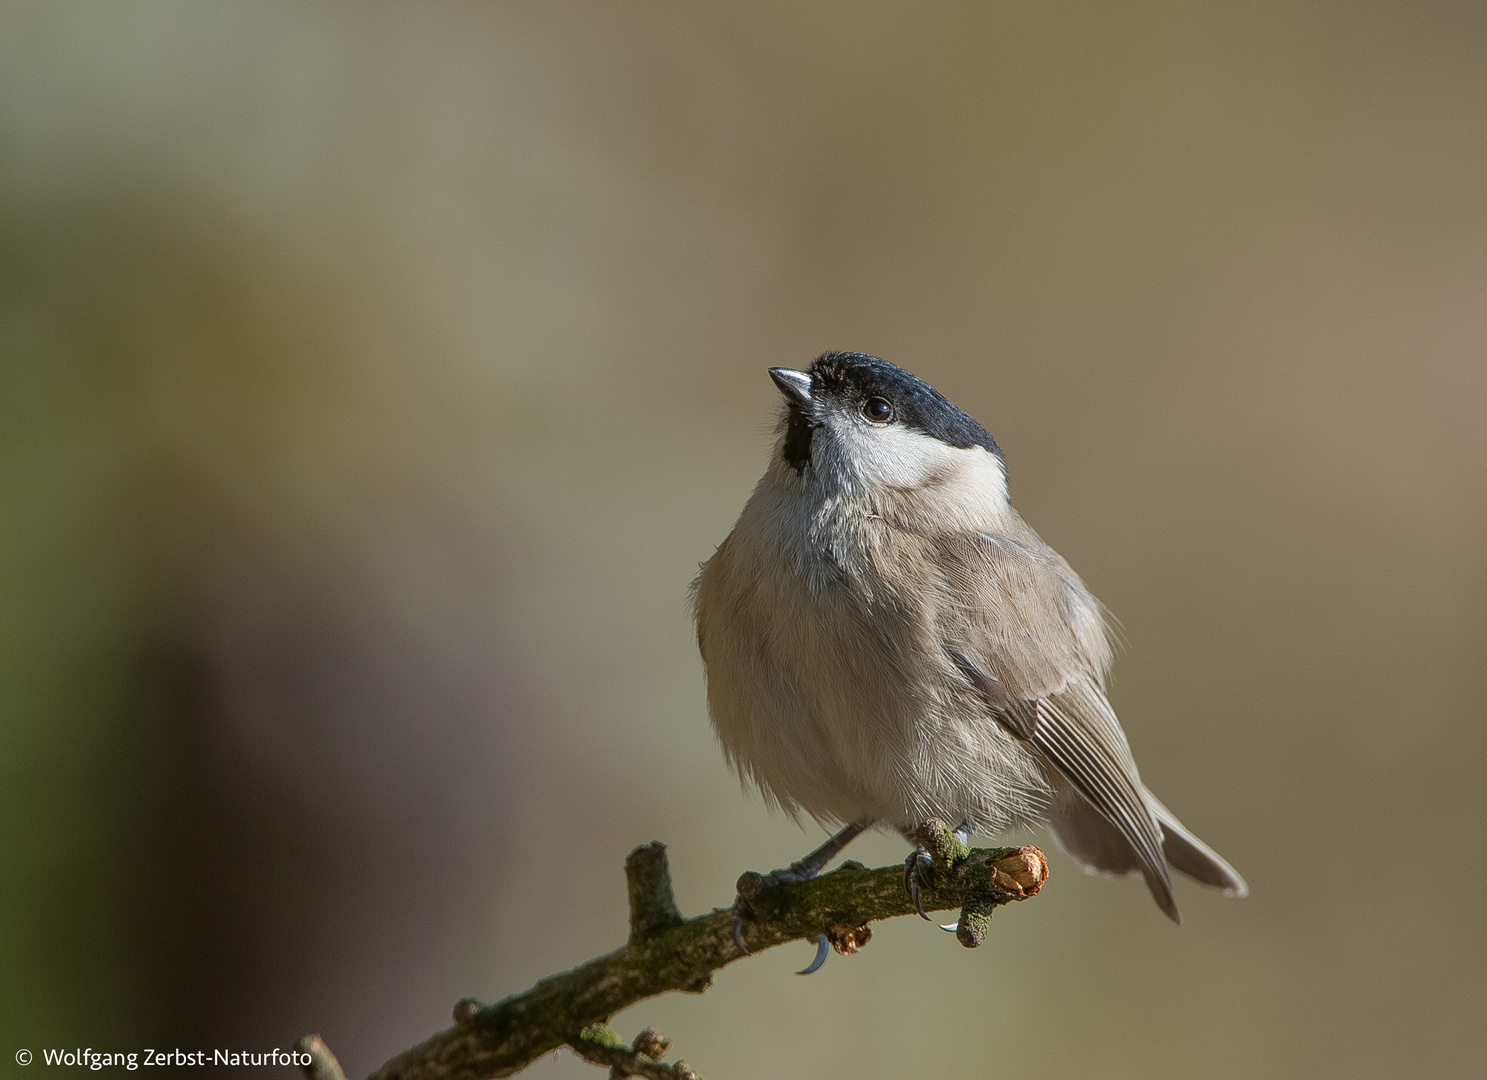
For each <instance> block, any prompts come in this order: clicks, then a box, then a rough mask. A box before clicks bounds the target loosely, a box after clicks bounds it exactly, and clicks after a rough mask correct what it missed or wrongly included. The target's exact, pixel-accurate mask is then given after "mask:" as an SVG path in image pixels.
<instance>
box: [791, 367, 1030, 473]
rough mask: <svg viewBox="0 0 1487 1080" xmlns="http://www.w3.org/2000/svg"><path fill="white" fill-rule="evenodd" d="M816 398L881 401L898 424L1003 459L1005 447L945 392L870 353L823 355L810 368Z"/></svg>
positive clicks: (961, 447) (855, 401) (857, 403)
mask: <svg viewBox="0 0 1487 1080" xmlns="http://www.w3.org/2000/svg"><path fill="white" fill-rule="evenodd" d="M810 375H811V385H812V387H813V395H816V396H820V397H823V398H837V399H839V400H842V399H845V400H847V401H850V402H852V403H853V404H854V405H858V406H860V405H861V404H862V403H863V402H865V401H867V400H868V399H869V398H874V397H880V398H883V399H884V400H886V401H887V402H888V403H889V404H891V405H892V406H893V410H894V413H895V415H896V416H897V418H898V422H899V423H901V424H903V425H904V426H905V427H910V428H913V429H914V430H916V431H922V432H924V434H926V435H929V436H932V437H933V438H936V439H939V440H940V441H941V442H942V443H945V444H946V445H948V446H954V447H958V448H960V449H962V450H963V449H966V448H967V447H971V446H979V447H981V448H982V449H984V450H987V451H989V452H990V453H993V454H995V455H996V456H997V457H1003V454H1002V448H1001V447H1000V446H998V445H997V444H996V440H995V439H993V438H992V437H991V434H990V433H989V432H988V431H987V430H986V429H985V428H984V427H982V426H981V425H980V424H978V423H976V421H974V420H972V419H971V418H970V417H969V416H967V415H966V414H965V413H963V412H961V411H960V410H959V409H957V408H956V407H955V406H954V405H952V404H951V403H950V401H949V399H948V398H946V397H945V395H944V394H942V393H940V392H939V391H938V390H936V389H935V388H934V387H933V386H930V385H929V383H927V382H925V381H924V380H923V379H921V378H919V376H917V375H912V374H910V373H909V372H907V371H905V370H904V369H903V368H901V367H897V366H895V365H893V364H890V363H889V362H888V361H887V360H880V359H878V358H877V357H876V356H869V355H868V354H867V353H855V352H829V353H822V354H821V355H820V356H819V357H817V358H816V362H815V363H814V364H812V365H811V367H810Z"/></svg>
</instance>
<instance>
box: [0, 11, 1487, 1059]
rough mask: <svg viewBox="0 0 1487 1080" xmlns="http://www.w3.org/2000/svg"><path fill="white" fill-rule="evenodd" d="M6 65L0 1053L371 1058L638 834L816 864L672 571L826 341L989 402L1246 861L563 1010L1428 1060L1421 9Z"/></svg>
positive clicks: (747, 863) (289, 27)
mask: <svg viewBox="0 0 1487 1080" xmlns="http://www.w3.org/2000/svg"><path fill="white" fill-rule="evenodd" d="M0 31H3V32H0V642H3V647H0V740H3V742H0V852H3V858H0V920H3V923H0V949H3V953H0V1033H3V1036H4V1037H3V1040H0V1042H3V1045H0V1061H3V1063H4V1064H3V1068H5V1069H14V1068H15V1066H14V1065H13V1064H12V1062H13V1054H14V1050H15V1049H16V1048H19V1047H31V1048H32V1049H33V1051H35V1052H38V1053H39V1051H40V1049H41V1048H43V1047H62V1046H66V1047H71V1046H84V1047H93V1048H96V1049H138V1048H141V1047H146V1046H155V1047H162V1046H163V1047H174V1046H181V1047H183V1048H187V1049H191V1048H196V1047H206V1048H208V1049H210V1048H215V1047H237V1048H248V1049H255V1050H260V1049H266V1048H269V1047H272V1046H279V1047H285V1048H287V1047H288V1046H290V1045H291V1044H292V1043H293V1041H294V1039H296V1038H297V1037H298V1036H300V1035H301V1034H303V1033H305V1032H309V1031H318V1032H321V1033H323V1034H324V1036H325V1038H326V1039H327V1041H328V1042H329V1044H330V1045H331V1046H332V1047H333V1048H334V1049H335V1050H336V1051H337V1052H338V1053H339V1054H340V1056H341V1059H342V1061H343V1062H344V1063H345V1064H346V1066H347V1068H348V1070H349V1071H351V1072H352V1073H354V1074H357V1075H363V1074H365V1073H367V1072H369V1071H370V1070H372V1069H373V1068H375V1067H377V1066H378V1065H380V1064H381V1063H382V1062H383V1061H384V1060H385V1059H386V1058H388V1057H389V1056H391V1055H393V1054H394V1053H396V1052H398V1051H400V1050H402V1049H404V1048H406V1047H408V1046H410V1045H412V1044H413V1043H415V1042H418V1041H420V1040H422V1039H423V1038H425V1037H426V1036H427V1035H429V1034H431V1033H432V1032H434V1031H435V1030H437V1029H440V1028H443V1027H446V1026H448V1024H449V1013H450V1007H451V1006H452V1004H453V1003H454V1002H455V1000H456V999H458V998H460V997H462V996H465V995H474V996H478V997H480V998H481V999H483V1000H495V999H498V998H501V997H503V996H505V995H507V994H511V993H516V992H520V991H522V990H525V989H526V988H527V987H528V986H529V985H530V984H531V983H533V982H534V981H535V980H537V979H538V978H540V977H542V976H545V975H548V974H551V973H554V972H557V971H560V970H563V969H565V968H568V967H571V966H572V965H574V964H576V963H579V962H581V961H584V960H586V959H589V958H590V957H592V956H594V955H597V954H598V953H601V952H604V951H607V950H609V949H611V948H613V947H615V946H617V945H618V944H620V943H621V942H622V940H623V938H624V935H625V929H626V911H625V901H624V893H625V890H624V878H623V873H622V862H623V859H624V857H625V855H626V853H628V852H629V851H630V850H631V848H633V847H634V846H635V845H637V844H639V843H642V842H646V841H649V840H653V839H659V840H664V841H665V842H666V843H667V844H668V845H669V846H670V852H671V858H672V868H673V875H674V877H675V880H676V889H677V894H678V899H679V901H680V904H681V906H682V908H683V910H684V911H686V912H687V913H689V914H691V913H697V912H700V911H704V910H706V909H708V908H709V907H711V906H714V905H723V904H726V903H728V902H730V900H731V898H732V895H733V882H734V879H735V878H736V877H737V875H738V874H739V872H740V871H742V870H744V869H758V870H767V869H769V868H771V867H775V866H780V865H783V864H785V863H787V862H789V861H790V860H791V859H794V858H796V857H798V856H799V855H801V854H803V853H804V852H805V851H806V850H808V849H809V848H810V847H813V846H814V845H815V844H816V843H817V842H818V840H819V839H820V837H821V835H822V834H821V832H820V831H819V830H817V829H815V828H811V829H806V830H803V829H801V828H798V827H797V826H795V825H793V824H791V823H790V822H789V821H787V820H784V819H782V818H780V817H778V816H776V815H772V814H771V813H770V812H768V811H767V810H766V809H765V808H764V806H763V805H762V803H761V801H760V800H759V799H758V798H757V797H756V796H754V795H752V794H749V793H745V792H743V791H741V790H740V788H739V785H738V783H737V782H736V781H735V780H734V779H733V778H732V776H731V775H730V774H729V773H728V771H727V770H726V768H725V766H724V764H723V762H722V758H721V755H720V753H719V751H718V749H717V747H716V744H715V742H714V738H713V735H712V733H711V731H710V729H709V726H708V722H707V718H706V713H705V708H704V702H703V690H702V680H701V670H700V662H699V660H698V658H697V655H696V649H695V645H694V643H693V640H692V634H691V630H690V627H689V623H688V617H687V613H686V605H685V593H686V587H687V584H688V582H689V580H690V579H691V577H692V575H693V574H694V573H695V571H696V568H697V565H698V563H699V562H701V561H702V560H703V559H705V558H707V557H708V556H709V555H710V554H711V552H712V550H713V546H714V545H715V544H716V543H717V542H718V541H720V540H721V539H722V538H723V537H724V536H725V535H726V533H727V531H728V529H729V528H730V526H731V524H732V521H733V518H734V516H735V515H736V514H737V512H738V510H739V509H740V507H741V506H742V505H743V502H744V500H745V498H746V497H747V495H748V493H749V491H750V489H751V486H752V484H753V482H754V480H755V479H756V478H757V477H758V475H759V474H760V473H761V472H762V470H763V468H764V464H765V461H766V457H767V454H768V452H769V444H770V434H769V433H770V429H771V426H772V423H773V418H774V415H775V411H776V408H777V406H778V395H777V393H776V391H775V390H774V387H773V386H772V385H771V384H770V382H769V380H768V379H767V378H766V377H765V374H764V369H765V368H766V367H768V366H770V365H775V364H787V365H804V364H806V363H807V362H808V361H809V360H810V359H811V358H812V357H813V356H814V355H815V354H817V353H819V352H821V351H822V350H824V349H828V348H842V349H858V350H865V351H870V352H874V353H877V354H879V355H881V356H884V357H886V358H887V359H890V360H892V361H895V362H897V363H900V364H902V365H904V366H906V367H908V368H910V369H911V370H913V371H915V372H917V373H918V374H920V375H922V376H924V377H925V378H926V379H928V380H929V381H930V382H931V383H933V384H934V385H935V386H937V387H938V388H940V389H941V390H943V391H944V392H945V393H946V394H948V395H949V396H950V397H951V398H952V399H953V400H955V401H956V402H957V403H958V404H960V405H961V406H962V407H963V408H965V409H966V410H967V411H969V412H970V413H972V414H973V415H975V416H976V417H977V418H978V419H980V420H982V421H983V422H984V423H985V424H986V426H987V427H988V428H989V429H990V430H991V431H992V432H993V433H994V434H995V435H996V437H997V439H998V440H999V441H1000V442H1001V444H1002V445H1003V447H1005V449H1006V451H1007V455H1008V459H1009V463H1010V468H1011V482H1012V492H1013V497H1014V499H1015V501H1016V503H1017V505H1018V507H1019V508H1020V509H1021V511H1022V513H1023V515H1024V516H1025V517H1026V518H1027V519H1028V520H1029V521H1030V522H1031V524H1032V525H1033V526H1034V527H1035V528H1037V529H1038V530H1040V531H1041V533H1042V534H1043V536H1044V537H1045V538H1046V539H1047V540H1048V541H1049V542H1050V543H1052V544H1053V545H1054V546H1055V547H1057V548H1058V549H1059V550H1060V551H1061V552H1062V553H1063V554H1064V555H1065V556H1066V557H1067V558H1068V559H1069V560H1070V562H1071V563H1073V565H1074V566H1075V567H1076V568H1077V569H1078V570H1079V571H1080V572H1081V573H1082V574H1083V575H1084V577H1085V579H1086V581H1087V582H1088V583H1089V585H1090V586H1091V588H1092V589H1093V590H1094V592H1095V593H1096V594H1097V595H1098V596H1100V597H1101V599H1103V600H1104V601H1105V602H1106V603H1107V604H1108V605H1109V606H1110V607H1111V608H1112V609H1113V610H1114V612H1115V613H1116V614H1117V615H1118V616H1119V617H1120V619H1121V620H1122V623H1123V626H1124V635H1125V638H1126V641H1127V643H1128V644H1127V648H1126V650H1125V653H1124V655H1123V657H1122V658H1121V660H1120V661H1119V662H1118V664H1117V668H1116V676H1115V683H1114V690H1113V696H1114V701H1115V704H1116V707H1117V708H1118V709H1119V711H1120V714H1121V716H1122V718H1123V720H1124V722H1125V726H1126V728H1127V731H1128V732H1129V734H1130V737H1131V741H1132V743H1133V745H1134V748H1135V751H1136V755H1137V757H1138V759H1139V760H1140V762H1141V766H1142V770H1143V775H1144V777H1145V779H1146V780H1147V782H1148V783H1149V784H1150V785H1151V787H1152V788H1153V789H1154V790H1155V791H1156V792H1158V793H1159V794H1160V796H1161V798H1162V799H1163V800H1164V801H1165V802H1166V803H1167V804H1168V805H1170V806H1171V807H1173V809H1174V810H1175V811H1176V812H1177V813H1179V814H1180V815H1181V816H1182V818H1183V819H1184V820H1185V821H1186V823H1187V824H1188V825H1190V826H1191V827H1192V828H1193V829H1194V830H1195V831H1197V832H1198V833H1199V834H1200V835H1201V836H1203V837H1204V839H1206V840H1208V841H1209V842H1210V843H1212V844H1213V845H1214V846H1215V847H1216V848H1217V849H1218V850H1219V851H1221V852H1222V853H1223V854H1224V855H1226V856H1227V857H1228V858H1229V859H1230V860H1232V861H1233V862H1234V864H1235V865H1236V866H1237V867H1238V868H1239V869H1240V870H1241V871H1242V872H1243V873H1244V874H1245V875H1246V876H1247V877H1248V879H1249V881H1250V883H1251V886H1252V888H1253V895H1252V896H1251V897H1250V898H1249V899H1248V900H1245V901H1229V900H1224V899H1223V898H1222V897H1219V896H1216V895H1214V894H1212V893H1209V892H1206V891H1202V890H1200V889H1198V888H1197V887H1183V888H1180V891H1179V898H1180V901H1181V903H1182V905H1183V911H1184V914H1185V916H1186V924H1185V925H1184V926H1183V927H1181V928H1180V929H1178V928H1175V927H1173V926H1171V925H1169V924H1168V923H1167V921H1166V920H1165V919H1164V918H1162V916H1161V915H1160V913H1159V912H1158V911H1157V909H1156V908H1155V907H1154V905H1153V904H1152V903H1151V901H1150V899H1149V898H1148V896H1147V894H1146V890H1145V888H1144V887H1143V886H1142V885H1141V884H1140V882H1139V881H1131V880H1124V881H1117V882H1109V881H1103V880H1100V879H1096V878H1088V877H1085V876H1084V875H1082V874H1080V873H1078V872H1077V870H1076V868H1075V867H1074V865H1073V864H1072V863H1071V862H1070V861H1069V860H1068V859H1067V858H1065V857H1063V856H1062V855H1061V854H1059V853H1054V854H1052V858H1053V876H1052V878H1051V879H1050V882H1049V886H1048V887H1047V889H1046V890H1045V891H1044V893H1043V895H1042V896H1040V897H1039V898H1038V899H1037V900H1036V901H1035V902H1033V903H1030V904H1025V905H1019V906H1015V907H1013V908H1010V909H1007V910H1005V911H1003V912H1002V913H1000V914H999V915H998V917H997V925H996V926H995V928H994V932H993V937H992V938H991V939H990V940H989V941H988V944H987V945H986V946H985V947H984V948H982V949H980V950H979V951H975V952H969V951H966V950H963V949H961V948H960V947H959V946H958V945H957V944H956V943H955V941H954V940H953V939H952V938H951V937H950V936H949V935H945V934H941V933H940V932H939V931H937V930H934V929H932V928H930V927H926V926H925V925H924V924H923V923H921V922H919V921H918V920H916V919H901V920H897V921H896V922H894V923H890V924H886V925H881V926H880V927H879V928H878V930H877V933H876V937H875V939H874V941H873V943H872V944H871V946H869V947H868V948H867V950H866V951H864V952H863V953H862V954H861V955H859V956H855V957H850V958H842V957H835V958H833V959H832V960H831V961H830V962H829V963H828V964H827V965H826V967H825V969H824V970H823V971H822V972H820V973H819V974H817V975H815V976H813V977H812V978H810V979H798V978H796V977H795V976H794V975H793V974H791V972H792V971H793V970H794V969H796V968H798V967H800V966H802V965H803V963H804V962H805V961H806V960H807V959H808V958H809V955H810V949H809V947H808V946H805V945H798V946H791V947H786V948H784V949H781V950H776V951H772V952H768V953H765V954H762V955H760V956H757V957H755V958H753V959H751V960H749V961H748V962H746V963H742V964H737V965H734V966H732V967H729V968H727V969H726V970H725V971H723V972H721V973H720V974H719V976H718V978H717V983H716V986H715V988H714V989H713V990H711V991H710V992H709V993H707V994H706V995H703V996H701V997H694V996H682V995H671V996H669V997H664V998H660V999H656V1000H652V1001H648V1002H644V1003H642V1004H640V1005H638V1006H635V1007H634V1008H632V1009H630V1010H627V1011H626V1012H625V1013H623V1014H621V1015H620V1016H619V1017H618V1018H617V1019H616V1021H615V1026H616V1027H617V1029H619V1031H620V1032H621V1033H622V1034H623V1035H624V1036H625V1037H627V1038H628V1037H630V1036H633V1035H634V1034H635V1033H636V1032H637V1031H639V1030H640V1029H641V1028H642V1027H645V1026H647V1025H651V1024H654V1025H656V1026H657V1027H659V1028H660V1029H661V1030H662V1031H664V1032H665V1033H666V1034H667V1035H668V1036H670V1037H671V1038H672V1040H673V1041H674V1050H673V1055H674V1056H675V1055H680V1056H683V1057H685V1058H687V1059H688V1060H689V1061H690V1062H691V1063H692V1064H693V1065H694V1066H695V1067H696V1068H697V1069H698V1070H699V1071H701V1072H702V1074H703V1075H704V1076H706V1077H708V1080H728V1078H735V1077H737V1078H743V1077H755V1076H760V1075H770V1076H777V1077H787V1078H788V1077H857V1076H906V1075H950V1074H953V1075H1000V1074H1003V1073H1006V1072H1009V1071H1016V1072H1019V1073H1022V1072H1027V1071H1035V1072H1037V1073H1038V1074H1039V1075H1042V1076H1049V1077H1131V1078H1162V1077H1172V1078H1179V1077H1180V1078H1187V1077H1200V1076H1201V1077H1240V1076H1244V1077H1249V1076H1257V1075H1258V1076H1274V1077H1349V1078H1355V1077H1362V1078H1368V1077H1396V1076H1424V1075H1430V1076H1433V1077H1472V1076H1482V1075H1484V1074H1487V1034H1484V1027H1483V1024H1482V1017H1483V1016H1484V1015H1487V974H1484V973H1487V908H1484V904H1483V902H1482V896H1483V893H1484V890H1487V859H1484V858H1483V840H1482V828H1483V824H1484V820H1487V726H1484V724H1483V704H1482V703H1483V701H1484V698H1487V665H1484V659H1487V616H1484V601H1487V570H1484V565H1483V554H1484V546H1487V183H1484V176H1487V15H1484V9H1483V8H1482V6H1481V5H1480V4H1474V3H1465V2H1461V3H1452V2H1446V0H1439V2H1424V0H1408V2H1403V0H1402V2H1391V0H1377V2H1367V0H1366V2H1361V3H1360V2H1352V3H1342V2H1330V3H1329V2H1316V3H1303V4H1290V3H1278V2H1275V3H1271V2H1260V0H1257V2H1251V3H1245V4H1239V5H1213V4H1200V3H1116V4H1109V3H1096V2H1084V3H1057V4H1027V3H1015V4H1014V3H1001V2H994V3H981V4H968V3H943V4H921V3H912V4H911V3H887V2H873V3H865V2H861V0H859V2H855V3H806V4H802V3H794V2H792V3H777V2H763V3H753V4H742V3H724V2H702V0H691V2H680V0H677V2H657V3H650V4H635V3H625V2H617V3H590V4H582V3H542V4H537V3H509V4H508V3H501V4H476V3H467V4H454V3H431V4H422V5H400V4H351V3H324V4H292V3H260V4H252V5H200V4H193V3H187V2H184V0H183V2H179V3H134V4H110V3H94V4H77V3H55V2H37V3H5V4H4V5H3V7H0ZM1048 846H1049V849H1050V851H1051V852H1052V845H1051V844H1050V845H1048ZM903 853H904V851H903V847H902V844H901V843H900V842H899V841H897V840H893V839H887V838H881V837H880V838H874V839H870V840H865V841H862V842H860V843H859V845H858V846H856V847H855V848H854V850H853V852H852V854H853V855H854V856H855V857H857V858H859V859H863V860H864V861H867V862H869V863H870V864H883V863H888V862H893V861H897V860H899V859H901V858H902V857H903ZM269 1072H273V1073H274V1074H275V1075H286V1074H284V1073H282V1072H279V1071H276V1070H264V1074H265V1075H267V1074H268V1073H269ZM534 1073H535V1074H538V1075H542V1076H554V1077H575V1078H576V1077H597V1076H601V1075H602V1073H601V1072H600V1071H598V1070H596V1069H595V1068H594V1067H592V1066H589V1065H586V1064H584V1063H582V1062H580V1061H578V1060H576V1059H575V1058H573V1057H572V1055H571V1054H569V1053H567V1052H561V1053H559V1054H558V1055H557V1056H556V1058H555V1059H554V1060H553V1061H543V1062H539V1063H538V1064H537V1065H536V1066H534ZM232 1075H234V1076H243V1075H246V1074H245V1072H244V1071H242V1070H234V1071H233V1074H232Z"/></svg>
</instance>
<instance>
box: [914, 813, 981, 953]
mask: <svg viewBox="0 0 1487 1080" xmlns="http://www.w3.org/2000/svg"><path fill="white" fill-rule="evenodd" d="M975 831H976V823H975V822H974V821H972V820H970V819H969V818H967V819H966V820H964V821H962V822H961V823H960V825H959V826H957V827H956V829H955V834H954V835H955V839H956V840H957V841H959V842H960V843H962V844H964V843H966V842H967V841H968V840H970V838H971V834H972V833H974V832H975ZM904 839H905V840H907V841H908V842H909V843H911V844H913V845H914V850H913V851H911V852H909V857H908V858H907V859H905V860H904V888H905V889H906V890H907V891H908V893H909V897H910V899H912V900H913V901H914V910H915V911H917V912H919V917H920V918H921V919H923V920H924V921H925V922H934V920H933V919H931V918H930V917H929V915H928V914H927V913H926V912H925V910H924V903H923V902H922V901H921V900H920V899H919V894H920V892H921V891H923V890H924V889H925V888H927V887H928V886H929V885H930V883H931V882H932V881H933V880H934V861H933V860H932V859H931V857H930V854H929V849H928V848H926V847H925V846H924V845H923V844H921V843H920V842H919V840H918V838H917V837H916V836H915V835H914V831H913V830H906V831H905V832H904ZM940 929H941V930H950V931H954V930H955V926H954V925H953V924H952V925H950V926H941V927H940Z"/></svg>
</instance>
